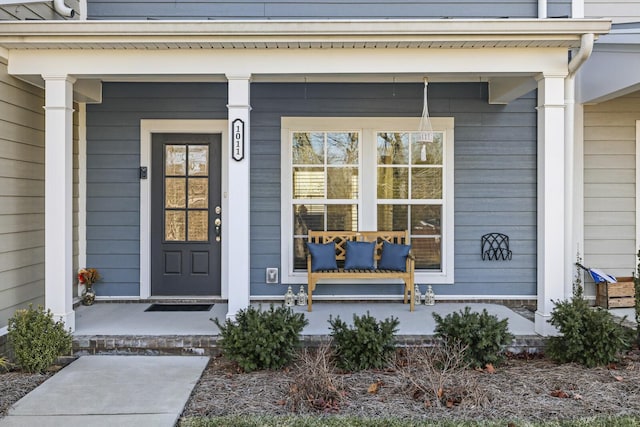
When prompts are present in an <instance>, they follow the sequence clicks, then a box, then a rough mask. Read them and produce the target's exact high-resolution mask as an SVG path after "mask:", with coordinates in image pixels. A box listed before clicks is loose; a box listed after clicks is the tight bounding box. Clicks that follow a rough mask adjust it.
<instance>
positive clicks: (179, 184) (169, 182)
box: [164, 178, 186, 209]
mask: <svg viewBox="0 0 640 427" xmlns="http://www.w3.org/2000/svg"><path fill="white" fill-rule="evenodd" d="M164 182H165V195H164V197H165V199H164V207H165V208H170V209H171V208H184V207H186V197H185V185H186V179H185V178H165V181H164Z"/></svg>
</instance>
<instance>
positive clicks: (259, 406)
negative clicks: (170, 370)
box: [183, 351, 640, 421]
mask: <svg viewBox="0 0 640 427" xmlns="http://www.w3.org/2000/svg"><path fill="white" fill-rule="evenodd" d="M295 378H296V372H295V370H294V369H291V370H287V369H285V370H281V371H257V372H251V373H240V372H238V371H237V369H236V368H235V367H234V365H233V364H231V363H230V362H228V361H225V360H224V359H222V358H218V359H212V360H211V362H210V363H209V366H208V367H207V369H206V370H205V372H204V373H203V375H202V377H201V379H200V381H199V383H198V385H197V386H196V388H195V389H194V391H193V393H192V395H191V398H190V400H189V402H188V404H187V406H186V408H185V411H184V413H183V417H192V416H194V417H198V416H225V415H241V414H244V415H247V414H255V415H291V414H293V413H299V414H339V415H343V416H356V417H368V418H371V417H373V418H377V417H390V416H394V417H398V418H406V419H409V418H412V419H420V418H428V419H431V420H433V419H449V420H452V419H453V420H495V419H500V420H505V419H506V420H509V419H514V420H515V419H517V420H527V421H539V420H540V421H541V420H547V421H548V420H554V419H578V418H584V417H589V416H597V415H636V416H637V415H640V353H638V352H637V351H636V352H632V353H630V354H629V355H628V356H626V357H625V358H624V360H622V361H621V362H620V363H618V364H615V365H614V364H612V365H610V366H608V367H600V368H591V369H589V368H584V367H582V366H580V365H576V364H562V365H559V364H556V363H554V362H553V361H550V360H548V359H546V358H544V357H537V358H531V359H529V360H526V359H523V358H517V357H511V358H509V359H508V360H507V361H506V362H505V363H504V364H502V365H500V366H499V367H497V368H495V372H494V373H488V372H487V371H486V370H485V371H478V370H470V369H467V370H464V371H461V372H459V373H457V374H455V375H452V376H451V377H450V378H449V379H448V381H447V384H446V385H445V387H444V390H443V396H442V398H441V399H440V401H438V399H429V398H428V397H427V396H425V395H424V394H423V393H419V392H417V390H416V388H415V387H414V386H412V384H411V379H410V378H407V376H406V375H403V374H402V373H401V372H400V371H399V370H398V369H389V370H385V371H363V372H357V373H347V374H341V375H338V378H337V382H338V383H339V385H340V390H343V391H342V393H343V396H344V397H343V399H341V402H339V403H337V404H336V403H335V402H328V403H326V404H325V403H324V402H321V404H320V405H318V404H317V402H310V401H309V402H307V404H302V405H297V408H295V410H294V407H293V406H294V405H292V399H291V394H290V393H289V390H290V389H291V386H292V384H294V383H295V382H296V380H295ZM299 378H300V377H298V380H299ZM373 384H375V386H373ZM373 389H375V392H372V390H373ZM303 400H304V398H303Z"/></svg>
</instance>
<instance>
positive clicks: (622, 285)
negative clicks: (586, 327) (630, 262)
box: [596, 277, 636, 308]
mask: <svg viewBox="0 0 640 427" xmlns="http://www.w3.org/2000/svg"><path fill="white" fill-rule="evenodd" d="M616 279H617V280H618V283H606V282H600V283H597V284H596V305H598V306H600V307H604V308H624V307H635V304H636V299H635V294H636V292H635V286H634V284H633V277H617V278H616Z"/></svg>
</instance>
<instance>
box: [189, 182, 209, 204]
mask: <svg viewBox="0 0 640 427" xmlns="http://www.w3.org/2000/svg"><path fill="white" fill-rule="evenodd" d="M189 207H190V208H205V209H206V208H208V207H209V178H191V179H189Z"/></svg>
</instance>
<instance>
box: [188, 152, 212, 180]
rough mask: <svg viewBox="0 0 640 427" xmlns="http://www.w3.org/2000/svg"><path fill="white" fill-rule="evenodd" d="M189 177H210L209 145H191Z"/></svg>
mask: <svg viewBox="0 0 640 427" xmlns="http://www.w3.org/2000/svg"><path fill="white" fill-rule="evenodd" d="M189 175H190V176H208V175H209V147H208V146H207V145H189Z"/></svg>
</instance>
